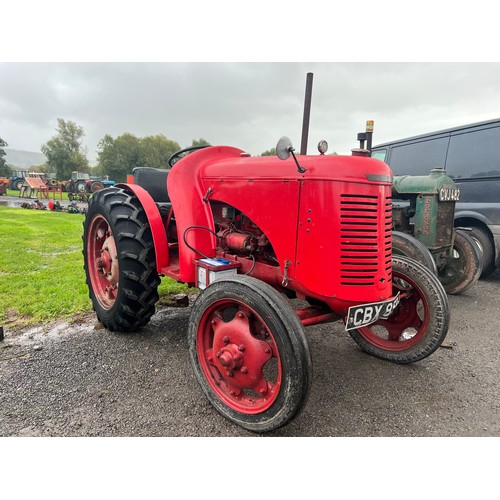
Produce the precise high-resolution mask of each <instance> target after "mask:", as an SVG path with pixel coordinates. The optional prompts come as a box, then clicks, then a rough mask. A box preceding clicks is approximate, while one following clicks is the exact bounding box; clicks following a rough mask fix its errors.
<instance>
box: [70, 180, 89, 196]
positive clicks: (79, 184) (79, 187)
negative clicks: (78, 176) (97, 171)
mask: <svg viewBox="0 0 500 500" xmlns="http://www.w3.org/2000/svg"><path fill="white" fill-rule="evenodd" d="M73 190H74V192H75V193H85V191H86V190H87V183H86V181H76V182H75V184H74V186H73Z"/></svg>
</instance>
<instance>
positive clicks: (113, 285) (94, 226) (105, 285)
mask: <svg viewBox="0 0 500 500" xmlns="http://www.w3.org/2000/svg"><path fill="white" fill-rule="evenodd" d="M87 259H88V260H87V265H88V272H89V277H90V282H91V285H92V290H93V292H94V295H95V298H96V299H97V301H98V302H99V304H100V306H101V307H102V308H103V309H107V310H109V309H111V308H112V307H113V305H114V304H115V301H116V296H117V293H118V277H119V269H118V255H117V252H116V244H115V239H114V237H113V233H112V231H111V228H110V227H109V224H108V222H107V220H106V219H105V218H104V217H102V216H101V215H96V216H95V217H94V218H93V219H92V222H91V223H90V226H89V232H88V241H87Z"/></svg>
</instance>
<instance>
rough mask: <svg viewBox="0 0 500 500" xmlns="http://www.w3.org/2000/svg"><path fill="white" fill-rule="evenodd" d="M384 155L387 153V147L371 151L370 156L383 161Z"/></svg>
mask: <svg viewBox="0 0 500 500" xmlns="http://www.w3.org/2000/svg"><path fill="white" fill-rule="evenodd" d="M386 155H387V149H379V150H378V151H373V152H372V158H376V159H377V160H382V161H385V157H386Z"/></svg>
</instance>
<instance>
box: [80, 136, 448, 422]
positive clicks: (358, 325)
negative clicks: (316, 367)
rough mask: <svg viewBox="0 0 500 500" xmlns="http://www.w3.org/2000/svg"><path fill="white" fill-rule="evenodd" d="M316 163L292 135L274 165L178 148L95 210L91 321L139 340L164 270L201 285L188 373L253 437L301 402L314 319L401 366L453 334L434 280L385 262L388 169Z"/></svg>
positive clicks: (357, 156) (321, 159) (97, 199)
mask: <svg viewBox="0 0 500 500" xmlns="http://www.w3.org/2000/svg"><path fill="white" fill-rule="evenodd" d="M320 144H322V143H320ZM186 153H187V154H186ZM320 153H321V154H319V155H314V156H313V155H310V156H309V155H297V156H296V155H295V154H294V148H293V147H292V145H291V142H290V140H289V139H287V138H282V139H281V140H280V142H279V143H278V145H277V156H278V157H276V156H274V157H270V156H262V157H251V156H250V155H249V154H247V153H245V152H244V151H242V150H240V149H237V148H234V147H227V146H209V147H206V146H205V147H203V146H202V147H195V148H187V149H185V150H181V151H179V152H178V153H175V154H174V155H173V156H172V157H171V158H170V160H169V164H170V167H171V168H170V169H166V170H156V169H151V168H137V169H135V170H134V182H133V183H128V184H117V185H116V186H115V187H110V188H105V189H102V190H100V191H98V192H96V193H95V194H94V195H93V196H92V198H91V199H90V202H89V207H88V211H87V215H86V220H85V224H84V235H83V247H84V257H85V259H84V260H85V272H86V279H87V284H88V287H89V290H90V297H91V300H92V302H93V306H94V309H95V311H96V313H97V317H98V318H99V320H100V321H101V322H102V324H103V325H104V326H105V327H106V328H108V329H109V330H113V331H122V332H131V331H136V330H137V329H139V328H140V327H142V326H144V325H146V324H147V323H148V321H149V320H150V318H151V316H152V315H153V314H154V313H155V303H156V302H157V300H158V293H157V287H158V285H159V283H160V277H161V276H169V277H171V278H174V279H175V280H177V281H179V282H183V283H188V284H189V285H191V286H196V287H198V288H199V289H200V290H201V292H200V294H199V295H198V297H197V299H196V300H195V302H194V304H193V306H192V309H191V313H190V314H191V315H190V321H189V329H188V344H189V354H190V358H191V362H192V365H193V369H194V373H195V375H196V378H197V380H198V382H199V383H200V385H201V388H202V389H203V391H204V393H205V394H206V396H207V397H208V399H209V401H210V402H211V403H212V405H213V406H214V407H215V408H216V409H217V410H218V411H219V412H220V413H221V414H222V415H224V416H225V417H227V418H228V419H230V420H231V421H232V422H235V423H236V424H238V425H240V426H242V427H244V428H246V429H248V430H251V431H255V432H264V431H270V430H273V429H276V428H278V427H280V426H282V425H284V424H286V423H287V422H289V421H290V420H291V419H292V418H294V417H295V416H296V415H297V414H298V412H299V410H300V409H301V408H302V406H303V405H304V403H305V401H306V398H307V395H308V391H309V387H310V384H311V381H312V362H311V354H310V351H309V347H308V341H307V338H306V335H305V327H307V326H308V325H313V324H317V323H321V322H331V321H338V320H340V321H343V322H344V323H345V329H346V330H347V331H348V332H349V334H350V335H351V336H352V338H353V339H354V341H355V342H356V343H357V344H358V345H359V346H360V347H361V349H363V350H364V351H366V352H367V353H369V354H371V355H374V356H377V357H379V358H382V359H385V360H389V361H392V362H396V363H411V362H414V361H419V360H422V359H423V358H425V357H427V356H429V355H430V354H431V353H433V352H434V351H435V350H436V349H437V348H438V347H439V346H440V345H441V343H442V341H443V339H444V337H445V335H446V333H447V330H448V325H449V306H448V301H447V295H446V293H445V291H444V289H443V287H442V285H441V284H440V282H439V281H438V279H437V278H436V277H435V276H434V274H433V273H431V271H429V270H428V269H426V268H425V267H423V266H422V265H420V264H418V263H417V262H415V261H413V260H411V259H408V258H406V257H402V256H401V257H400V256H393V255H392V249H391V235H392V203H391V188H392V172H391V170H390V169H389V167H388V166H387V165H386V164H385V163H383V162H381V161H379V160H376V159H373V158H370V157H368V156H369V152H368V151H365V150H361V149H359V150H353V155H352V156H330V155H325V154H323V153H324V149H321V151H320ZM182 155H184V156H183V157H181V156H182ZM176 160H178V161H176ZM282 160H283V161H282ZM299 299H300V300H299Z"/></svg>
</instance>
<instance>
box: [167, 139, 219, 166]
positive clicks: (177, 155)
mask: <svg viewBox="0 0 500 500" xmlns="http://www.w3.org/2000/svg"><path fill="white" fill-rule="evenodd" d="M210 145H211V144H203V145H202V146H190V147H189V148H184V149H179V151H177V152H175V153H174V154H173V155H172V156H171V157H170V158H169V159H168V164H169V165H170V168H172V167H173V166H174V163H175V162H176V161H179V160H180V156H181V155H183V154H184V153H186V154H188V153H191V151H196V150H197V149H203V148H208V147H209V146H210Z"/></svg>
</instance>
